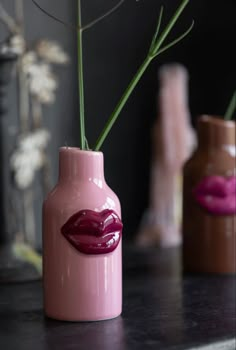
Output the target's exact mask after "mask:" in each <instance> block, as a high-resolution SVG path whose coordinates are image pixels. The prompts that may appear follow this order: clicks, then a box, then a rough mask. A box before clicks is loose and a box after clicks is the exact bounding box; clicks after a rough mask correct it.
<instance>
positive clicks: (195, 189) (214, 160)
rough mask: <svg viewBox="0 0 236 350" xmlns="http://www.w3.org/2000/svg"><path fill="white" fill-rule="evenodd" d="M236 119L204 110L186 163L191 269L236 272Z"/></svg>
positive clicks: (187, 264) (186, 241)
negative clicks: (195, 148)
mask: <svg viewBox="0 0 236 350" xmlns="http://www.w3.org/2000/svg"><path fill="white" fill-rule="evenodd" d="M235 131H236V130H235V122H234V121H226V120H223V119H221V118H220V117H214V116H207V115H203V116H201V117H200V118H199V120H198V141H199V145H198V148H197V150H196V152H195V153H194V154H193V156H192V157H191V159H190V160H189V161H188V162H187V163H186V165H185V167H184V195H183V263H184V269H185V270H186V271H190V272H203V273H236V261H235V245H236V225H235V224H236V222H235V219H236V216H235V215H236V176H235V173H236V172H235V170H236V159H235V156H236V146H235Z"/></svg>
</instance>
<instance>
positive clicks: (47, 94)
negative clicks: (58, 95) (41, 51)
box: [23, 53, 58, 104]
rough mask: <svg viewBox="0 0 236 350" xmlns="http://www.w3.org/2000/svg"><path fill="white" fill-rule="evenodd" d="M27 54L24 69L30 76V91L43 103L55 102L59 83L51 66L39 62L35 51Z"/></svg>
mask: <svg viewBox="0 0 236 350" xmlns="http://www.w3.org/2000/svg"><path fill="white" fill-rule="evenodd" d="M25 56H26V57H25V58H24V60H23V69H24V72H25V74H26V75H27V77H28V82H29V91H30V93H31V94H32V95H34V96H36V97H37V99H38V100H39V102H41V103H43V104H51V103H53V102H54V100H55V91H56V89H57V86H58V84H57V80H56V77H55V75H54V74H53V73H52V71H51V66H50V65H49V64H46V63H40V62H37V61H36V59H35V57H34V54H33V53H29V54H27V55H25Z"/></svg>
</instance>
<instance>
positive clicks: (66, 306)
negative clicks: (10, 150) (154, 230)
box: [43, 147, 122, 321]
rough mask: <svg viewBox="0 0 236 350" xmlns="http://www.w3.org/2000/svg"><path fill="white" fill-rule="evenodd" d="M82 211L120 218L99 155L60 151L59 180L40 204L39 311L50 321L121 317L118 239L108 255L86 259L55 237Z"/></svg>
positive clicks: (86, 256) (117, 205)
mask: <svg viewBox="0 0 236 350" xmlns="http://www.w3.org/2000/svg"><path fill="white" fill-rule="evenodd" d="M85 209H89V210H91V211H95V212H102V211H104V210H106V209H110V210H112V211H114V212H115V213H116V214H117V215H118V216H119V218H120V217H121V209H120V203H119V200H118V198H117V196H116V195H115V193H114V192H113V191H112V190H111V189H110V188H109V187H108V186H107V184H106V182H105V179H104V174H103V154H102V153H100V152H90V151H81V150H79V149H77V148H68V147H64V148H61V149H60V159H59V182H58V184H57V186H56V187H55V188H54V190H53V191H52V192H51V193H50V194H49V196H48V197H47V199H46V200H45V202H44V206H43V276H44V308H45V313H46V315H47V316H49V317H52V318H56V319H60V320H68V321H96V320H103V319H109V318H114V317H116V316H118V315H120V313H121V309H122V255H121V240H120V241H119V244H118V246H117V247H116V249H115V250H114V251H112V252H110V253H106V254H99V255H88V254H84V253H81V252H80V251H78V250H77V249H76V248H75V247H74V246H73V245H72V244H71V243H70V242H69V241H68V240H67V239H66V238H65V237H64V236H63V234H62V233H61V228H62V227H63V225H64V224H65V223H66V222H67V221H68V219H70V218H71V217H72V216H73V215H74V214H75V213H78V212H79V211H81V210H85Z"/></svg>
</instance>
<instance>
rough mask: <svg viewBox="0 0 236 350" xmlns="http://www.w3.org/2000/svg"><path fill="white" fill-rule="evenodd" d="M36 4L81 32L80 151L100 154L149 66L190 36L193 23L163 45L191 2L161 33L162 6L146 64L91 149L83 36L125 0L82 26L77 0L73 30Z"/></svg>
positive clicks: (79, 53)
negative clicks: (87, 128) (86, 107)
mask: <svg viewBox="0 0 236 350" xmlns="http://www.w3.org/2000/svg"><path fill="white" fill-rule="evenodd" d="M32 1H33V2H34V4H35V5H36V6H37V7H38V8H40V10H42V11H43V12H44V13H46V14H47V15H48V16H50V17H51V18H53V19H55V20H57V21H59V22H61V23H63V24H64V25H66V26H69V27H72V28H74V29H76V30H77V31H78V79H79V106H80V115H79V118H80V148H81V150H94V151H99V150H100V149H101V146H102V145H103V143H104V141H105V139H106V137H107V136H108V134H109V132H110V130H111V128H112V126H113V125H114V123H115V122H116V120H117V118H118V117H119V115H120V113H121V111H122V109H123V107H124V106H125V104H126V102H127V100H128V99H129V97H130V95H131V93H132V92H133V90H134V88H135V87H136V85H137V84H138V82H139V80H140V79H141V77H142V76H143V74H144V72H145V71H146V69H147V68H148V66H149V65H150V63H151V62H152V61H153V60H154V59H155V58H156V57H157V56H159V55H160V54H161V53H163V52H164V51H166V50H168V49H169V48H171V47H172V46H174V45H175V44H177V43H178V42H179V41H181V40H182V39H183V38H184V37H186V36H187V35H188V33H189V32H190V31H191V30H192V28H193V25H194V21H192V24H191V25H190V27H189V28H188V29H187V30H186V31H185V32H184V33H183V34H182V35H180V36H179V37H178V38H176V39H174V40H173V41H172V42H170V43H168V44H166V45H164V42H165V40H166V38H167V37H168V35H169V33H170V31H171V30H172V29H173V27H174V26H175V24H176V22H177V20H178V19H179V17H180V15H181V14H182V12H183V11H184V9H185V7H186V6H187V4H188V2H189V0H183V1H182V2H181V4H180V6H179V7H178V8H177V10H176V12H175V13H174V15H173V17H172V18H171V19H170V21H169V23H168V24H167V25H166V27H165V28H164V30H163V31H162V32H161V33H160V28H161V22H162V17H163V7H161V10H160V13H159V17H158V21H157V26H156V30H155V34H154V36H153V38H152V41H151V45H150V48H149V51H148V53H147V55H146V58H145V60H144V61H143V63H142V64H141V65H140V67H139V69H138V71H137V72H136V74H135V75H134V77H133V79H132V80H131V82H130V84H129V85H128V87H127V88H126V90H125V91H124V93H123V95H122V96H121V98H120V100H119V102H118V103H117V105H116V106H115V108H114V110H113V112H112V114H111V115H110V117H109V118H108V120H107V122H106V123H105V126H104V128H103V130H102V132H101V133H100V135H99V136H98V138H97V141H96V143H95V145H94V147H92V149H90V147H89V144H88V140H87V138H86V131H85V111H84V74H83V33H84V31H85V30H87V29H89V28H91V27H92V26H94V25H95V24H97V23H98V22H100V21H101V20H103V19H104V18H106V17H107V16H108V15H110V14H112V13H113V12H114V11H116V10H117V9H118V8H119V7H120V6H121V5H122V4H123V3H124V2H125V0H121V1H119V2H118V3H117V4H116V5H115V6H114V7H113V8H111V9H110V10H109V11H107V12H106V13H105V14H103V15H102V16H100V17H98V18H96V19H95V20H93V21H91V22H90V23H88V24H85V25H83V24H82V15H81V0H78V26H77V27H73V26H72V25H71V24H68V23H65V22H64V21H63V20H61V19H58V18H57V17H55V16H54V15H52V14H50V13H48V11H46V10H45V9H43V8H42V7H41V6H39V4H38V3H37V1H35V0H32Z"/></svg>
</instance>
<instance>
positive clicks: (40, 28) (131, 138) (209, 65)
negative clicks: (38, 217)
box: [1, 0, 236, 238]
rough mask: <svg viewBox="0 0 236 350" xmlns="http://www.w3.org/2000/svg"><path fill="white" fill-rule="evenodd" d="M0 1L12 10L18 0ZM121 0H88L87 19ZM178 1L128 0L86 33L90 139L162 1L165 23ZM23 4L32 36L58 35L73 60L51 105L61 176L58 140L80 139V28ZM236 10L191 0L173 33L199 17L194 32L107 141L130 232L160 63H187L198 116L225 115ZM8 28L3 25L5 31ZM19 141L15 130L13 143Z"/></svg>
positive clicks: (143, 86) (132, 67) (228, 0)
mask: <svg viewBox="0 0 236 350" xmlns="http://www.w3.org/2000/svg"><path fill="white" fill-rule="evenodd" d="M1 2H2V3H3V4H4V5H5V6H6V8H7V9H9V11H11V12H12V11H13V1H12V0H4V1H3V0H2V1H1ZM38 3H39V4H40V5H41V6H42V7H44V8H45V9H47V10H48V11H49V12H51V13H53V14H54V15H56V16H58V17H60V18H61V19H64V20H65V21H66V22H71V23H75V22H76V16H77V10H76V1H75V0H70V1H66V0H51V1H47V0H38ZM115 3H117V1H115V0H112V1H111V0H97V1H94V0H84V1H83V2H82V4H83V20H84V22H85V23H86V22H88V21H90V20H91V19H93V18H94V17H97V16H99V15H100V14H101V13H103V12H104V11H106V10H107V9H108V8H110V7H111V6H112V5H114V4H115ZM179 3H180V1H177V0H163V1H161V0H139V1H135V0H126V2H125V4H124V5H123V6H122V7H121V8H120V9H119V10H118V11H117V12H116V13H115V14H113V15H112V16H111V17H109V18H106V19H105V20H104V21H103V22H101V23H99V24H98V25H97V26H96V27H93V28H91V29H90V30H89V31H87V32H86V33H85V35H84V62H85V72H84V73H85V93H86V101H85V102H86V106H85V107H86V114H87V116H86V128H87V137H88V139H89V143H90V145H93V144H94V142H95V140H96V138H97V136H98V134H99V131H100V130H101V129H102V127H103V125H104V122H105V121H106V119H107V118H108V116H109V115H110V113H111V112H112V110H113V108H114V106H115V104H116V103H117V101H118V100H119V98H120V96H121V94H122V92H123V90H124V88H125V87H126V86H127V84H128V82H129V81H130V79H131V78H132V76H133V74H134V73H135V72H136V70H137V68H138V66H139V65H140V63H141V62H142V60H143V59H144V58H145V54H146V52H147V50H148V47H149V45H150V40H151V37H152V34H153V31H154V28H155V25H156V21H157V17H158V11H159V8H160V5H161V4H164V5H165V12H164V23H166V21H167V20H168V19H169V18H170V16H171V15H172V13H173V12H174V10H175V8H176V7H177V6H178V4H179ZM25 6H26V32H27V36H28V38H29V40H30V41H31V40H35V39H36V38H40V37H47V38H50V39H56V40H58V41H60V42H61V44H62V45H63V47H64V48H65V49H66V50H67V51H68V52H69V53H70V56H71V63H70V66H68V67H66V68H60V70H59V71H58V74H59V78H60V87H59V91H58V95H57V102H56V104H55V105H54V106H53V107H52V108H47V109H45V123H46V125H48V127H49V128H50V129H51V131H52V132H53V138H52V141H51V146H50V153H51V156H52V159H53V178H54V181H56V177H57V150H58V147H59V146H61V145H64V144H68V145H79V127H78V125H79V119H78V108H77V107H78V103H77V73H76V33H74V32H73V31H70V30H69V29H68V28H65V27H64V26H63V25H61V24H59V23H57V22H54V21H53V20H52V19H50V18H48V17H47V16H45V15H44V14H43V13H41V12H40V11H39V10H38V9H37V8H35V7H34V5H33V4H32V3H31V1H30V0H25ZM235 13H236V2H235V0H224V1H223V0H217V1H215V0H192V1H191V2H190V4H189V5H188V7H187V9H186V11H185V12H184V14H183V15H182V17H181V19H180V21H179V22H178V25H177V26H176V28H175V29H174V31H173V34H172V35H171V36H170V39H171V38H173V37H175V36H176V35H178V34H181V33H182V32H183V31H184V30H185V29H186V28H187V27H188V26H189V25H190V23H191V20H192V18H194V20H195V27H194V29H193V31H192V33H191V34H190V35H189V36H188V37H187V38H186V39H185V40H184V41H183V42H181V43H180V44H178V45H177V46H176V47H175V48H173V49H171V50H170V51H168V52H166V53H164V54H163V55H161V56H160V57H159V58H158V59H157V60H156V61H155V62H154V63H153V64H152V66H151V67H150V68H149V69H148V71H147V72H146V74H145V76H144V77H143V79H142V80H141V82H140V84H139V85H138V87H137V88H136V90H135V92H134V93H133V95H132V96H131V98H130V99H129V101H128V104H127V105H126V107H125V109H124V110H123V112H122V114H121V116H120V119H119V120H118V122H117V123H116V125H115V127H114V129H113V130H112V132H111V134H110V136H109V137H108V139H107V140H106V142H105V144H104V146H103V152H104V154H105V172H106V178H107V182H108V184H109V185H110V186H111V187H112V188H113V190H114V191H115V192H116V193H117V194H118V196H119V197H120V200H121V204H122V209H123V220H124V223H125V236H126V237H128V238H132V237H133V235H134V234H135V232H136V230H137V227H138V224H139V220H140V218H141V215H142V213H143V211H144V209H145V208H146V206H147V202H148V186H149V185H148V182H149V162H150V149H151V147H150V128H151V125H152V123H153V120H154V118H155V117H156V93H157V90H158V84H157V70H158V68H159V67H160V66H161V65H162V64H164V63H167V62H173V61H175V62H180V63H183V64H184V65H185V66H186V67H187V69H188V71H189V74H190V81H189V94H190V99H189V100H190V108H191V113H192V116H193V121H194V120H196V116H197V115H199V114H201V113H213V114H223V113H224V111H225V109H226V106H227V104H228V102H229V99H230V97H231V94H232V92H233V90H234V89H235V78H236V72H235V62H236V55H235V29H236V28H235V27H236V26H235ZM3 34H4V32H3V30H2V27H1V38H2V36H3ZM11 99H12V102H13V101H14V99H15V94H14V86H12V87H11ZM15 112H16V111H15V109H14V103H11V108H10V110H9V121H11V120H13V119H14V118H13V117H12V116H13V115H14V114H15ZM11 118H12V119H11ZM14 140H15V134H14V132H13V133H12V135H11V140H10V142H14ZM38 226H39V227H40V221H39V222H38ZM39 231H40V230H39Z"/></svg>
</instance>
